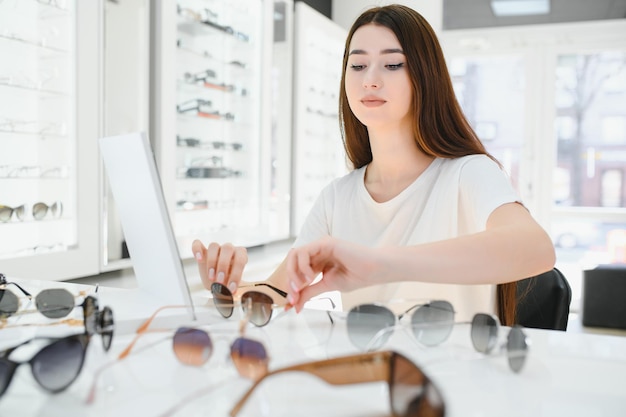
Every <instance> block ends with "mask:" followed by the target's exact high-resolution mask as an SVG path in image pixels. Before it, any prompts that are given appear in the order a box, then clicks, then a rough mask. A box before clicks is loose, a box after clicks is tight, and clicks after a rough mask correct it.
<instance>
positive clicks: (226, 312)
mask: <svg viewBox="0 0 626 417" xmlns="http://www.w3.org/2000/svg"><path fill="white" fill-rule="evenodd" d="M211 294H213V301H214V302H215V307H217V311H219V312H220V314H221V315H222V316H224V317H226V318H228V317H230V316H232V315H233V294H232V293H231V292H230V290H229V289H228V288H226V287H225V286H223V285H222V284H219V283H217V282H214V283H213V284H211Z"/></svg>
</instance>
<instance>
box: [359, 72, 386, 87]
mask: <svg viewBox="0 0 626 417" xmlns="http://www.w3.org/2000/svg"><path fill="white" fill-rule="evenodd" d="M381 86H382V81H381V79H380V74H379V73H378V71H376V70H375V69H368V70H367V72H366V73H365V76H364V77H363V87H364V88H380V87H381Z"/></svg>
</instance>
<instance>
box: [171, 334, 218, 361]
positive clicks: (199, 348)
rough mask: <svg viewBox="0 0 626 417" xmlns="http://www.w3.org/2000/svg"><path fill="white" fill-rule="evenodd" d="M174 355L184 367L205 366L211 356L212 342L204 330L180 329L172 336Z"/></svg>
mask: <svg viewBox="0 0 626 417" xmlns="http://www.w3.org/2000/svg"><path fill="white" fill-rule="evenodd" d="M173 347H174V353H175V354H176V357H177V358H178V360H179V361H181V362H182V363H184V364H186V365H192V366H200V365H203V364H205V363H206V362H207V361H208V360H209V358H210V357H211V355H212V354H213V342H211V338H210V337H209V334H208V333H207V332H205V331H204V330H199V329H191V328H188V327H181V328H180V329H178V330H176V333H175V334H174V342H173Z"/></svg>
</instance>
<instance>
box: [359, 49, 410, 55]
mask: <svg viewBox="0 0 626 417" xmlns="http://www.w3.org/2000/svg"><path fill="white" fill-rule="evenodd" d="M380 54H381V55H384V54H404V51H402V49H400V48H389V49H383V50H382V51H380ZM348 55H367V52H366V51H365V50H364V49H353V50H352V51H350V53H349V54H348Z"/></svg>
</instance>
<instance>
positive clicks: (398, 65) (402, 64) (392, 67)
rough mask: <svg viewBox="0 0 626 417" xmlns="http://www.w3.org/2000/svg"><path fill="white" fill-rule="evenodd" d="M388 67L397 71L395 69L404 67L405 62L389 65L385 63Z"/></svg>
mask: <svg viewBox="0 0 626 417" xmlns="http://www.w3.org/2000/svg"><path fill="white" fill-rule="evenodd" d="M385 66H386V67H387V68H388V69H390V70H392V71H395V70H399V69H400V68H402V67H403V66H404V62H400V63H399V64H389V65H385Z"/></svg>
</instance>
